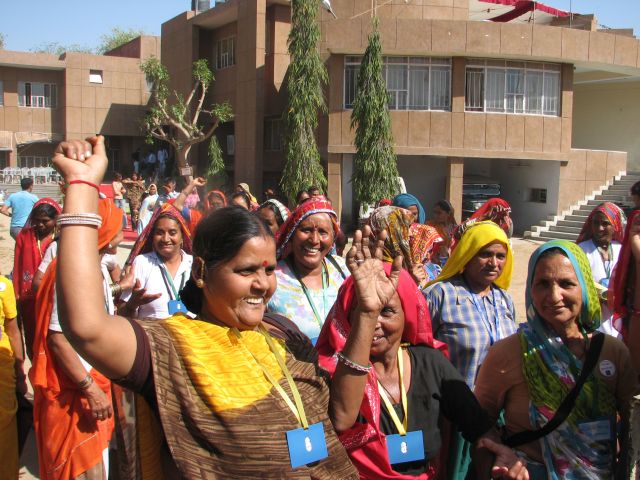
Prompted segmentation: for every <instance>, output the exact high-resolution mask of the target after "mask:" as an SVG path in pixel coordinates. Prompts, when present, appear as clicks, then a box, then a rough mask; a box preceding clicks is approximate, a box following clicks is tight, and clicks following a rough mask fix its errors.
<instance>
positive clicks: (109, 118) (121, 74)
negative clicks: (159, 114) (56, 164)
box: [0, 36, 160, 172]
mask: <svg viewBox="0 0 640 480" xmlns="http://www.w3.org/2000/svg"><path fill="white" fill-rule="evenodd" d="M152 55H153V56H159V55H160V39H159V38H158V37H150V36H144V37H138V38H136V39H134V40H132V41H131V42H129V43H128V44H126V45H123V46H122V47H120V48H118V49H116V50H113V51H111V52H109V53H108V54H107V55H90V54H83V53H73V52H67V53H65V54H63V55H61V56H57V55H50V54H44V53H27V52H14V51H7V50H0V168H4V167H7V166H11V167H40V166H46V165H48V164H50V161H51V156H52V153H53V149H54V148H55V145H56V143H57V142H59V141H60V140H62V139H64V138H85V137H87V136H90V135H94V134H95V133H101V134H103V135H105V136H106V143H107V148H108V155H109V161H110V169H111V170H120V169H121V168H124V170H125V171H126V172H128V171H130V170H131V154H132V152H134V151H135V149H136V148H138V147H139V146H141V145H142V144H143V142H144V138H143V134H142V131H141V129H140V121H141V120H142V118H143V116H144V114H145V111H146V105H147V103H148V101H149V88H148V85H147V82H146V79H145V76H144V74H143V73H141V71H140V62H141V61H143V60H144V59H146V58H148V57H150V56H152Z"/></svg>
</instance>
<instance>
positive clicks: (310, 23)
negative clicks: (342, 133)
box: [280, 0, 328, 200]
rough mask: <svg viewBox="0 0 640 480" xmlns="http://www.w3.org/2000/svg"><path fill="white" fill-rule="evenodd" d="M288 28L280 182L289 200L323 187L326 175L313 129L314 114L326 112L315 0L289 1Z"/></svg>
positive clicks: (324, 82)
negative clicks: (283, 165)
mask: <svg viewBox="0 0 640 480" xmlns="http://www.w3.org/2000/svg"><path fill="white" fill-rule="evenodd" d="M291 8H292V15H291V31H290V33H289V54H290V56H291V63H290V64H289V69H288V71H287V75H288V80H287V93H288V102H287V107H286V110H285V113H284V120H285V129H286V131H285V156H286V159H285V167H284V171H283V172H282V180H281V182H280V185H281V186H282V191H283V192H284V193H285V194H286V195H287V197H289V199H291V200H293V199H294V198H295V195H296V193H297V192H298V191H299V190H301V189H303V188H308V187H309V186H311V185H317V186H319V187H321V188H323V189H326V185H327V179H326V177H325V175H324V170H323V168H322V165H321V163H320V153H319V152H318V146H317V145H316V138H315V130H316V128H317V126H318V114H319V113H320V112H326V105H325V101H324V95H323V90H322V88H323V85H325V84H326V83H327V79H328V74H327V69H326V67H325V66H324V64H323V63H322V60H321V59H320V54H319V52H318V47H317V45H318V41H319V39H320V29H319V27H318V22H317V21H316V16H317V14H318V2H317V0H292V1H291Z"/></svg>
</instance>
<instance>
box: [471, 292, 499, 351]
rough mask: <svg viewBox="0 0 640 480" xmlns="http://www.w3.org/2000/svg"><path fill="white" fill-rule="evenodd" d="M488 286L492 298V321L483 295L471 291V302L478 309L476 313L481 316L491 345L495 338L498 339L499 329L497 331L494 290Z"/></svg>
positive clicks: (496, 307)
mask: <svg viewBox="0 0 640 480" xmlns="http://www.w3.org/2000/svg"><path fill="white" fill-rule="evenodd" d="M489 288H490V289H491V297H492V300H493V322H492V321H491V318H490V316H489V312H488V311H487V305H486V303H485V302H484V297H481V296H480V295H478V294H477V293H473V292H471V301H472V302H473V304H474V306H475V307H476V310H478V313H479V314H480V317H482V323H484V325H485V327H486V328H487V330H488V331H489V340H490V345H493V344H494V343H495V341H496V340H499V338H497V337H498V336H499V335H498V334H499V331H498V306H497V304H496V292H495V290H494V289H493V287H489Z"/></svg>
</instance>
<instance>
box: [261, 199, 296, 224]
mask: <svg viewBox="0 0 640 480" xmlns="http://www.w3.org/2000/svg"><path fill="white" fill-rule="evenodd" d="M269 205H272V206H273V207H275V209H276V210H278V213H280V218H281V221H280V222H279V225H281V224H283V223H284V222H286V221H287V219H288V218H289V215H291V211H290V210H289V209H288V208H287V207H285V206H284V204H283V203H282V202H280V201H279V200H276V199H275V198H270V199H268V200H266V201H265V202H262V204H261V205H260V206H259V207H258V210H262V209H263V208H265V207H268V206H269Z"/></svg>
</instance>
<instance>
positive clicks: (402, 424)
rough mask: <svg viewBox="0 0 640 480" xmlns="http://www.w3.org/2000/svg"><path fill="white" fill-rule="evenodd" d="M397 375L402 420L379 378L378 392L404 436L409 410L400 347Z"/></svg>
mask: <svg viewBox="0 0 640 480" xmlns="http://www.w3.org/2000/svg"><path fill="white" fill-rule="evenodd" d="M398 376H399V377H400V395H401V398H402V411H403V412H404V419H403V420H402V422H400V419H399V418H398V414H397V413H396V410H395V409H394V408H393V405H392V404H391V400H390V399H389V396H388V395H387V392H385V390H384V387H383V386H382V384H381V383H380V380H378V393H380V398H381V399H382V401H383V402H384V405H385V407H387V411H388V412H389V416H390V417H391V420H393V423H394V424H395V426H396V428H397V429H398V433H399V434H400V435H402V436H405V435H406V434H407V425H408V419H409V410H408V405H407V391H406V390H405V389H404V358H403V355H402V348H399V349H398Z"/></svg>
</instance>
